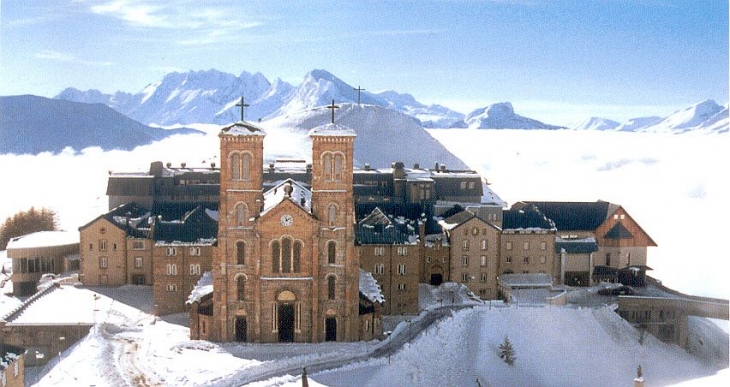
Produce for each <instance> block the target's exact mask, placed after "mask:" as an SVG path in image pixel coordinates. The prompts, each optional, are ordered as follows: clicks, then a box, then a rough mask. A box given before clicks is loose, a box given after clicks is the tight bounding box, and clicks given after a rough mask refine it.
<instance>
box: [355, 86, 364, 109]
mask: <svg viewBox="0 0 730 387" xmlns="http://www.w3.org/2000/svg"><path fill="white" fill-rule="evenodd" d="M352 90H355V91H357V106H360V92H361V91H363V90H365V89H362V88H360V85H358V86H357V89H356V88H354V87H353V88H352Z"/></svg>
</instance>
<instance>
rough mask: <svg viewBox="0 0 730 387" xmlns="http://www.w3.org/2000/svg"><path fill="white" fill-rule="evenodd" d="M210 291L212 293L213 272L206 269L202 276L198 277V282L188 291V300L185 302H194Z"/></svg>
mask: <svg viewBox="0 0 730 387" xmlns="http://www.w3.org/2000/svg"><path fill="white" fill-rule="evenodd" d="M211 293H213V273H212V272H210V271H206V272H205V273H203V276H202V277H200V279H199V280H198V283H197V284H196V285H195V287H194V288H193V290H192V291H191V292H190V295H189V296H188V300H187V301H185V303H186V304H192V303H194V302H197V301H200V299H201V298H203V297H204V296H207V295H208V294H211Z"/></svg>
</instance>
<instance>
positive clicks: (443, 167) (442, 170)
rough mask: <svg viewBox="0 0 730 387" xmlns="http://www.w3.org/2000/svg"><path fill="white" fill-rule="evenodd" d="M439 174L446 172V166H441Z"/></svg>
mask: <svg viewBox="0 0 730 387" xmlns="http://www.w3.org/2000/svg"><path fill="white" fill-rule="evenodd" d="M441 172H446V165H444V164H441Z"/></svg>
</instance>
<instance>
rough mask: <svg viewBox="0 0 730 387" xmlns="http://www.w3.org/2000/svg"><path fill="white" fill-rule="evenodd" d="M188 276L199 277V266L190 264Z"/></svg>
mask: <svg viewBox="0 0 730 387" xmlns="http://www.w3.org/2000/svg"><path fill="white" fill-rule="evenodd" d="M190 275H200V264H199V263H198V264H195V263H193V264H190Z"/></svg>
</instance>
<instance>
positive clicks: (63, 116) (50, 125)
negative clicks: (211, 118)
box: [0, 95, 200, 154]
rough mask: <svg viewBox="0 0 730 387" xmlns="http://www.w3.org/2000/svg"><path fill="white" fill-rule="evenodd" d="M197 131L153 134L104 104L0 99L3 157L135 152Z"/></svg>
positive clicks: (27, 97)
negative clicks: (89, 150) (67, 150)
mask: <svg viewBox="0 0 730 387" xmlns="http://www.w3.org/2000/svg"><path fill="white" fill-rule="evenodd" d="M190 133H200V132H198V131H196V130H192V129H174V130H164V129H160V128H151V127H148V126H145V125H142V124H140V123H139V122H136V121H133V120H131V119H130V118H127V117H126V116H124V115H123V114H120V113H119V112H117V111H115V110H113V109H111V108H109V107H108V106H106V105H104V104H100V103H96V104H86V103H78V102H69V101H64V100H58V99H48V98H43V97H36V96H32V95H22V96H12V97H0V154H3V153H14V154H38V153H41V152H53V153H57V152H61V151H62V150H63V149H64V148H67V147H70V148H73V149H74V150H77V151H80V150H82V149H84V148H88V147H100V148H102V149H103V150H111V149H123V150H131V149H134V148H135V147H137V146H139V145H145V144H149V143H151V142H153V141H157V140H161V139H164V138H166V137H168V136H171V135H173V134H190Z"/></svg>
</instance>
